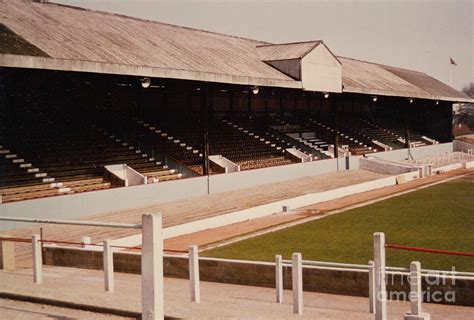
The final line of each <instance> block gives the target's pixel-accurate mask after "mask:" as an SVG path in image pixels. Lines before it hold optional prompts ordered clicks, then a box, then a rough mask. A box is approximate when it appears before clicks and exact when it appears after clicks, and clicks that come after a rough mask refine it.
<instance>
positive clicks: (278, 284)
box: [275, 254, 283, 303]
mask: <svg viewBox="0 0 474 320" xmlns="http://www.w3.org/2000/svg"><path fill="white" fill-rule="evenodd" d="M275 288H276V302H277V303H283V258H282V257H281V255H279V254H277V255H276V256H275Z"/></svg>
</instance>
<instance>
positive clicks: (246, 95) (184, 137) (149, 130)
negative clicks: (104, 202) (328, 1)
mask: <svg viewBox="0 0 474 320" xmlns="http://www.w3.org/2000/svg"><path fill="white" fill-rule="evenodd" d="M0 1H1V3H2V5H1V6H0V16H1V17H2V22H1V23H0V38H2V39H3V40H5V41H4V42H3V43H2V46H1V49H2V50H1V52H0V166H1V167H0V168H1V171H0V194H1V195H2V201H3V202H9V201H17V200H27V199H34V198H40V197H46V196H53V195H57V194H70V193H77V192H85V191H92V190H101V189H107V188H111V187H114V186H115V185H114V183H115V182H114V181H112V180H113V179H110V177H109V176H107V175H104V166H106V165H112V164H126V165H128V166H129V167H131V168H133V169H134V170H136V171H138V172H139V173H140V174H141V175H143V176H146V177H147V181H148V182H162V181H168V180H175V179H180V178H183V177H189V176H197V175H200V174H203V173H204V172H205V171H207V170H208V169H210V173H211V174H213V173H217V171H213V168H212V167H210V168H207V166H206V164H207V161H206V159H205V153H207V152H205V151H206V150H207V149H208V150H209V154H208V155H209V156H212V155H222V156H223V157H226V158H227V159H228V160H230V161H232V162H234V163H235V164H238V165H240V169H241V170H250V169H259V168H267V167H273V166H281V165H287V164H291V163H296V162H298V159H295V156H296V155H295V154H298V153H300V155H306V156H308V158H306V159H309V160H311V159H316V160H322V159H326V158H332V157H335V156H339V157H341V156H349V154H351V155H364V154H372V153H374V152H381V151H387V150H390V149H400V148H405V147H406V144H405V139H406V135H408V144H409V146H410V147H419V146H424V145H429V144H437V143H438V142H440V143H445V142H451V141H452V134H451V129H452V124H451V122H452V121H451V120H452V114H451V110H452V109H451V107H452V103H454V102H472V99H470V98H469V97H467V96H466V95H464V94H462V93H460V92H458V91H457V90H455V89H454V88H451V87H449V86H448V85H445V84H444V83H442V82H440V81H438V80H436V79H434V78H432V77H430V76H429V75H427V74H424V73H421V72H417V71H412V70H406V69H400V68H395V67H390V66H387V65H382V64H376V63H372V62H368V61H362V60H356V59H351V58H346V57H341V56H336V55H335V54H334V53H333V52H331V50H330V49H329V48H328V47H327V46H326V44H325V43H324V42H323V41H307V42H295V43H284V44H270V43H267V42H263V41H258V40H252V39H245V38H240V37H234V36H229V35H224V34H219V33H213V32H208V31H203V30H197V29H192V28H185V27H180V26H173V25H169V24H163V23H159V22H154V21H147V20H142V19H137V18H132V17H126V16H121V15H116V14H112V13H104V12H99V11H91V10H85V9H78V8H75V7H72V6H64V5H60V4H55V3H38V2H32V1H26V0H24V1H17V0H0ZM45 34H46V35H48V36H47V37H45V36H44V35H45ZM117 39H119V40H117ZM149 52H153V53H154V54H149ZM196 52H199V54H196ZM320 67H322V68H323V69H324V70H327V73H325V72H319V71H318V70H320V69H318V68H320ZM291 70H299V72H292V71H291ZM328 74H331V75H333V76H330V77H329V76H327V75H328ZM303 75H304V76H303ZM144 80H147V81H144ZM25 84H27V85H25ZM145 84H146V85H145ZM375 98H376V99H375ZM406 133H408V134H406ZM207 147H208V148H207ZM287 149H292V150H293V151H295V154H292V155H289V154H287V152H286V150H287ZM310 155H311V157H309V156H310ZM301 159H303V158H301ZM301 159H300V160H301ZM301 162H303V161H301ZM336 163H339V162H336ZM234 167H237V166H234ZM334 170H339V167H338V166H335V167H334Z"/></svg>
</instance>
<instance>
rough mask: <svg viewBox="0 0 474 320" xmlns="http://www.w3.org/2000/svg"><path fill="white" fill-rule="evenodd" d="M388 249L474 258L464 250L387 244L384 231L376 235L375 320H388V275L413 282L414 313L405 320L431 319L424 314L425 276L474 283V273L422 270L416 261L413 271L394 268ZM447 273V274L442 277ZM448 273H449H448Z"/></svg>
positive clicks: (411, 306) (411, 264) (411, 305)
mask: <svg viewBox="0 0 474 320" xmlns="http://www.w3.org/2000/svg"><path fill="white" fill-rule="evenodd" d="M385 249H395V250H408V251H414V252H424V253H432V254H446V255H455V256H465V257H474V253H472V252H460V251H449V250H439V249H429V248H419V247H409V246H403V245H397V244H386V243H385V234H384V233H382V232H376V233H374V272H375V274H376V276H375V286H374V288H373V290H374V293H375V294H374V297H375V302H374V305H375V308H374V309H375V310H374V313H375V319H376V320H386V319H387V305H386V304H387V290H386V283H385V275H386V274H392V275H394V274H397V275H403V276H407V277H408V279H409V283H410V312H408V313H406V314H405V316H404V319H405V320H428V319H430V315H429V314H428V313H425V312H423V310H422V302H423V294H422V290H421V279H422V277H430V278H436V279H452V280H454V279H459V280H461V279H463V280H474V273H472V272H458V271H442V270H431V269H421V264H420V262H419V261H413V262H411V263H410V268H394V267H386V266H385V260H386V255H385ZM440 273H445V274H440ZM446 273H448V274H446Z"/></svg>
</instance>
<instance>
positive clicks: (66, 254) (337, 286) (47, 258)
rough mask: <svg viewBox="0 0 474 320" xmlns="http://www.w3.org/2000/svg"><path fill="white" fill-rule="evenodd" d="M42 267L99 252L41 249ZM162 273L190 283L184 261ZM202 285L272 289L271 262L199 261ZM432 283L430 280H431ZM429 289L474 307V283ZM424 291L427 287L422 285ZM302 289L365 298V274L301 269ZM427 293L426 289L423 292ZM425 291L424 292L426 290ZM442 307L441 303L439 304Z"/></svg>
mask: <svg viewBox="0 0 474 320" xmlns="http://www.w3.org/2000/svg"><path fill="white" fill-rule="evenodd" d="M43 256H44V264H46V265H55V266H64V267H76V268H85V269H96V270H100V269H102V266H103V265H102V252H97V251H95V252H94V251H85V250H81V249H64V248H53V247H46V248H44V254H43ZM140 263H141V256H140V255H139V254H125V253H114V270H115V271H116V272H126V273H135V274H139V273H140ZM163 263H164V265H163V267H164V273H165V276H166V277H173V278H181V279H189V273H188V272H189V271H188V259H187V257H172V256H165V257H164V261H163ZM199 273H200V278H201V281H210V282H220V283H231V284H239V285H251V286H259V287H269V288H274V287H275V266H274V264H273V263H270V262H258V261H243V260H227V259H216V258H204V257H201V258H200V259H199ZM430 280H431V281H433V279H430ZM283 283H284V284H283V285H284V288H285V289H291V267H288V266H285V267H284V268H283ZM387 284H388V285H387V289H388V291H389V292H391V291H406V292H408V290H409V287H408V286H409V285H408V281H407V279H406V278H404V279H403V282H402V278H401V277H400V276H394V277H393V278H392V276H389V279H388V281H387ZM448 284H449V285H430V291H431V292H435V291H440V292H443V293H444V292H446V291H447V290H450V291H454V292H455V296H456V302H455V304H457V305H465V306H474V281H472V280H470V281H468V280H456V281H455V284H451V281H449V282H448ZM423 285H424V287H425V288H426V283H423ZM303 288H304V290H305V291H312V292H323V293H331V294H343V295H351V296H361V297H367V296H368V274H367V273H363V272H349V271H333V270H321V269H315V268H311V267H304V268H303ZM424 290H426V289H424ZM426 291H427V290H426ZM441 303H442V302H441Z"/></svg>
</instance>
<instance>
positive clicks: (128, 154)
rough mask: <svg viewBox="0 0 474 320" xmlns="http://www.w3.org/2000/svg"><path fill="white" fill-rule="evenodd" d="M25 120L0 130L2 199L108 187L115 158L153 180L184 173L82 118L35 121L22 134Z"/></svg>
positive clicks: (18, 198)
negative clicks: (10, 144) (108, 167)
mask: <svg viewBox="0 0 474 320" xmlns="http://www.w3.org/2000/svg"><path fill="white" fill-rule="evenodd" d="M39 120H41V119H39ZM23 126H24V125H22V123H21V120H20V123H16V124H12V125H11V126H9V127H8V128H6V129H5V128H4V130H2V132H0V144H1V148H0V167H1V170H0V194H1V195H2V202H10V201H18V200H28V199H34V198H41V197H49V196H55V195H60V194H70V193H78V192H86V191H94V190H101V189H106V188H110V187H111V183H110V181H107V180H105V179H104V178H103V167H104V166H105V165H109V164H116V163H126V164H127V165H129V166H130V167H132V168H134V169H135V170H137V171H138V172H141V173H142V174H144V175H145V176H147V177H148V178H149V179H148V181H149V182H158V181H160V182H161V181H167V180H173V179H179V178H181V174H179V173H176V172H175V170H169V169H167V168H166V167H165V166H162V165H161V163H160V162H159V161H155V160H154V158H153V157H151V156H148V155H147V154H146V153H144V152H142V151H140V150H138V149H137V148H135V147H131V146H128V145H127V144H125V145H124V144H123V143H122V141H121V140H120V139H116V138H115V137H111V136H110V135H105V134H104V132H100V131H98V130H97V129H96V128H95V127H93V126H90V125H87V124H85V125H82V124H81V123H80V121H79V122H76V123H75V124H71V123H68V122H67V121H66V122H65V123H59V124H57V123H55V124H54V125H52V124H51V123H50V122H47V121H43V122H42V121H37V123H36V124H35V126H32V128H31V129H30V130H28V131H27V132H26V133H25V132H22V133H21V134H20V133H19V132H18V130H21V128H22V127H23ZM19 128H20V129H19ZM13 137H14V139H13ZM9 141H15V142H14V146H15V150H14V152H13V150H9V149H8V148H7V146H5V145H3V144H5V143H8V142H9Z"/></svg>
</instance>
